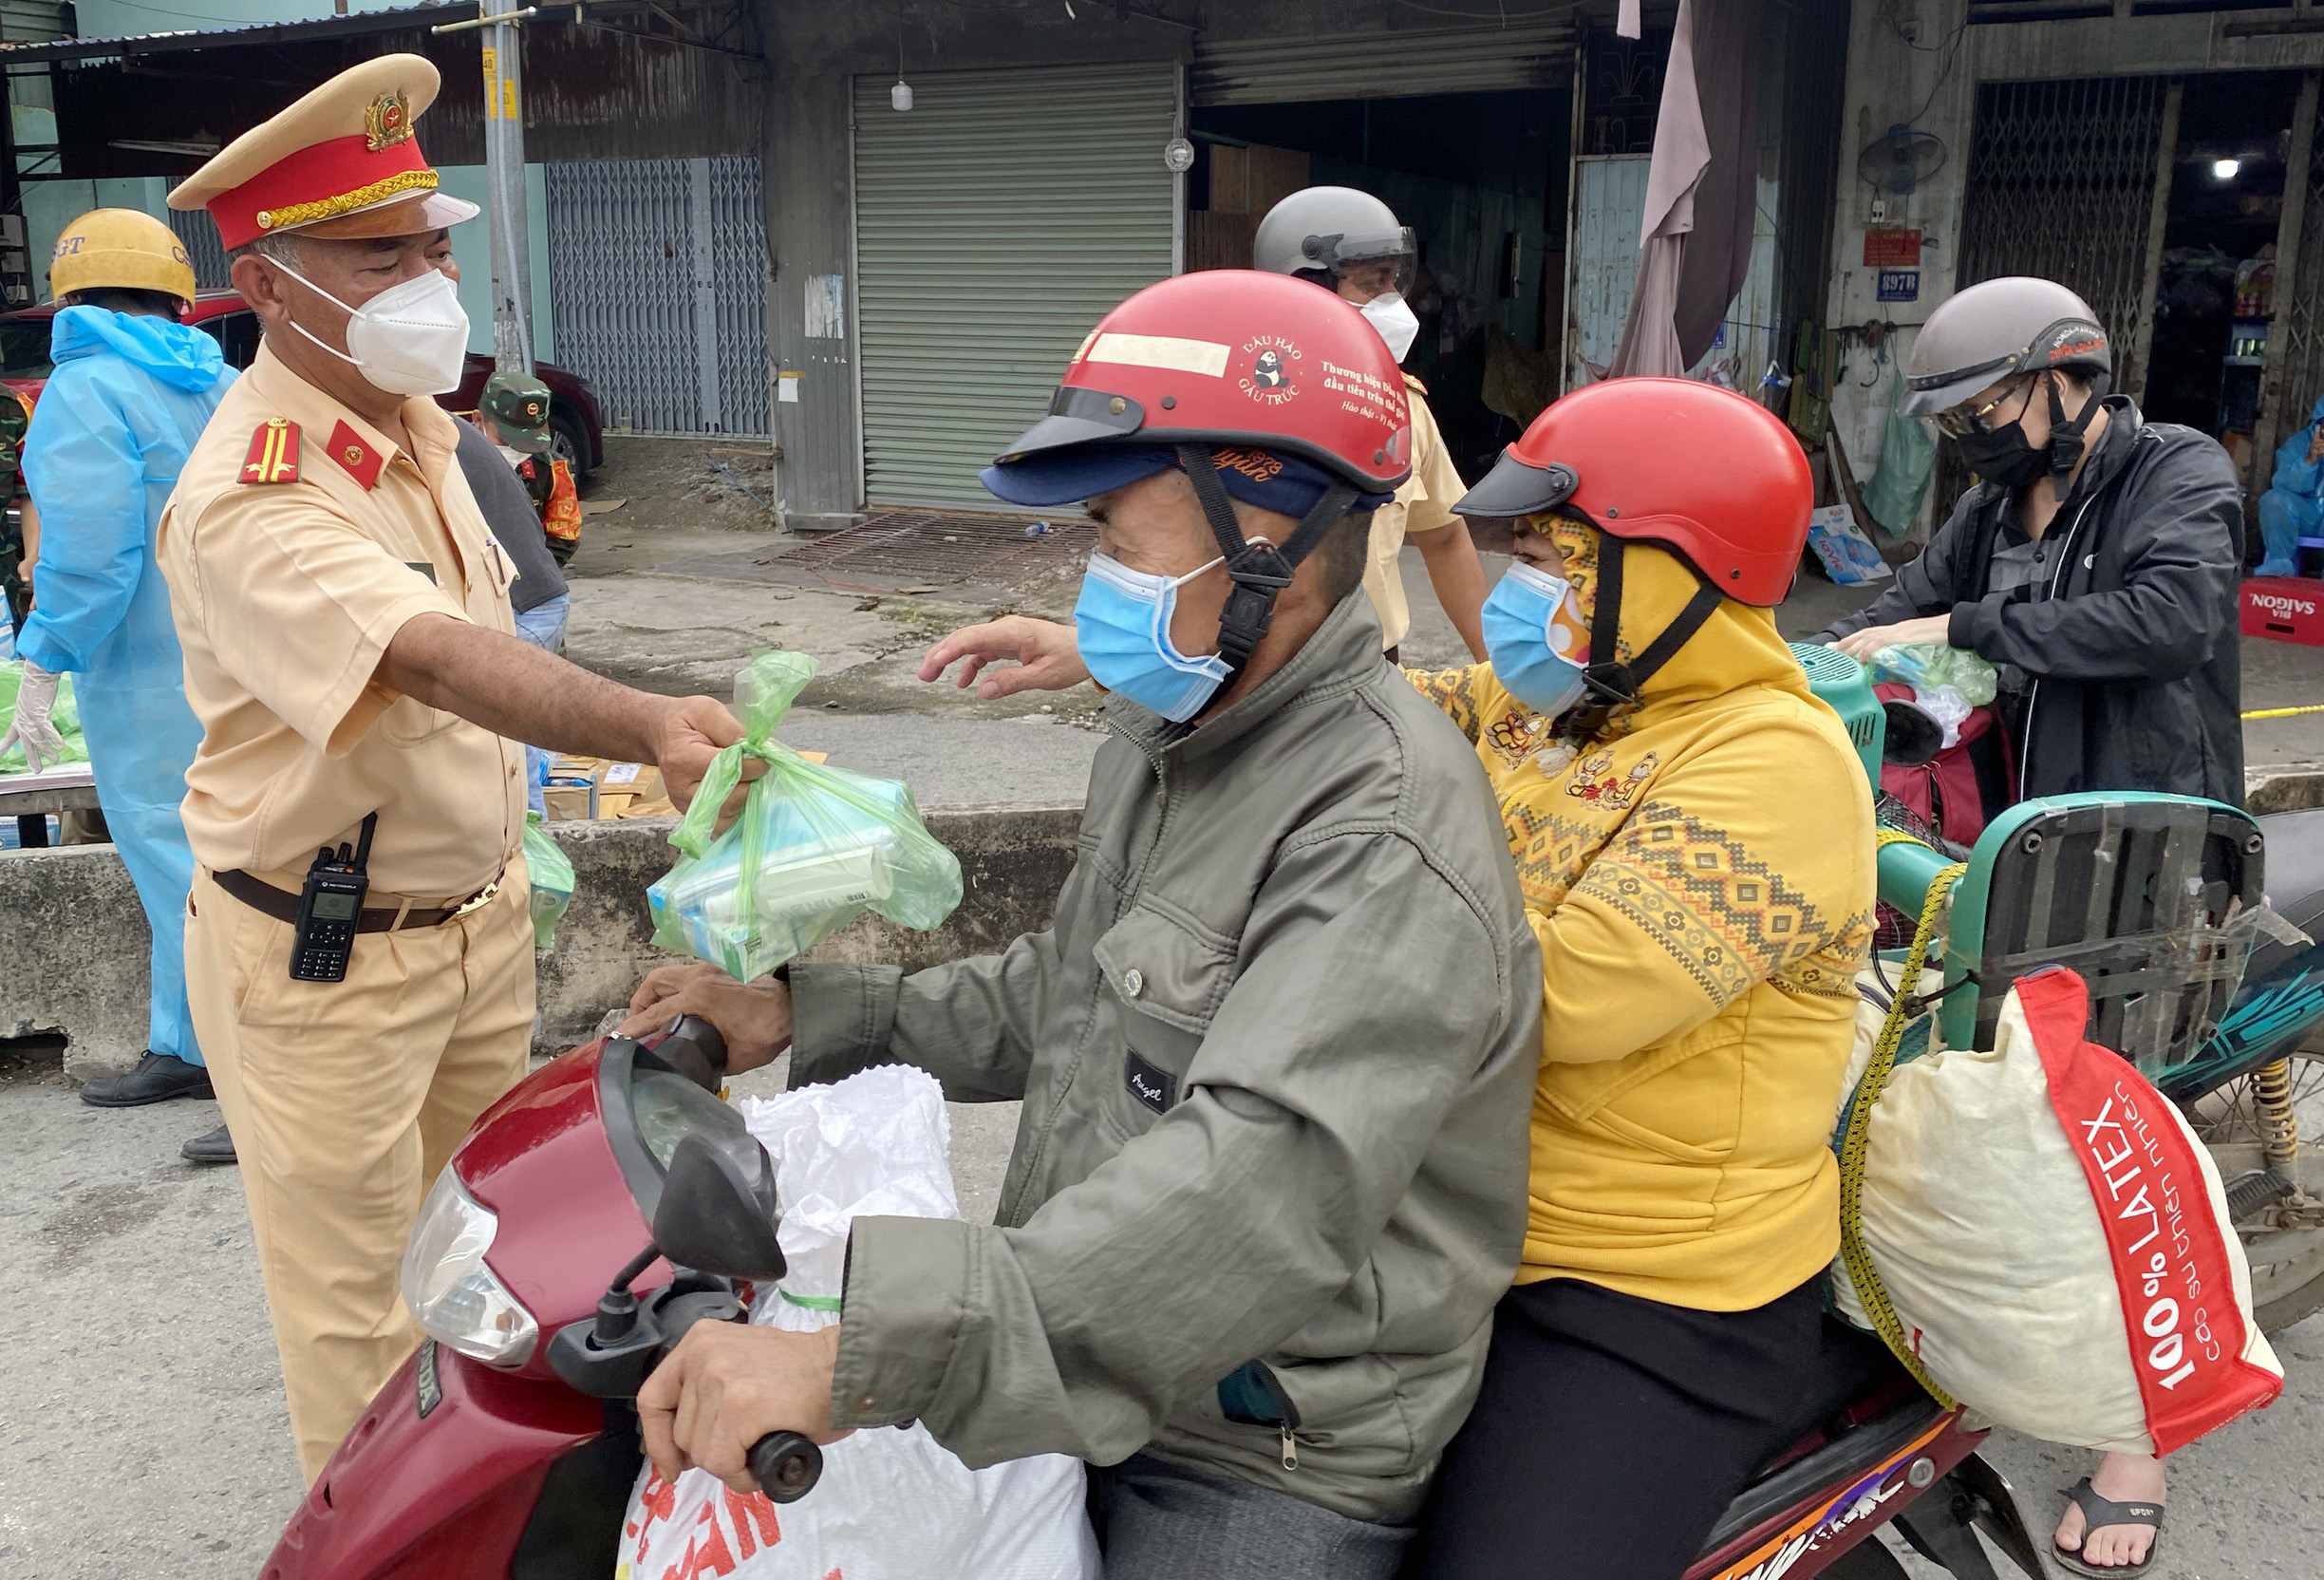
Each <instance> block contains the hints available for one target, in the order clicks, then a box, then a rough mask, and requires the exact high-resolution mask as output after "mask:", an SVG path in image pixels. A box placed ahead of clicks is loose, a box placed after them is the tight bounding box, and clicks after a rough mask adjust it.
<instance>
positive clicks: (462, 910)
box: [445, 878, 500, 922]
mask: <svg viewBox="0 0 2324 1580" xmlns="http://www.w3.org/2000/svg"><path fill="white" fill-rule="evenodd" d="M497 893H500V880H499V879H498V878H494V879H493V880H492V881H491V882H490V883H488V884H486V885H485V886H484V887H483V888H481V889H479V890H478V891H477V892H476V893H473V894H471V895H469V896H468V897H467V898H466V899H464V900H462V901H460V903H459V905H458V906H456V907H454V908H453V911H452V914H451V915H450V916H448V917H446V918H445V920H446V921H455V922H456V921H458V920H459V919H460V918H461V917H462V916H465V915H467V914H468V912H471V911H481V910H483V909H484V908H485V907H486V906H488V905H490V904H492V902H493V896H494V895H495V894H497Z"/></svg>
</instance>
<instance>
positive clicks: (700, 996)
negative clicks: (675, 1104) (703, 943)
mask: <svg viewBox="0 0 2324 1580" xmlns="http://www.w3.org/2000/svg"><path fill="white" fill-rule="evenodd" d="M678 1015H692V1016H694V1017H696V1018H697V1019H699V1020H703V1021H707V1022H709V1023H710V1025H712V1026H714V1027H716V1028H717V1030H718V1034H719V1035H720V1036H721V1037H723V1038H724V1039H725V1040H726V1073H727V1074H728V1075H740V1074H741V1073H742V1072H743V1071H745V1070H755V1069H757V1068H759V1066H760V1065H762V1064H768V1063H773V1062H774V1060H775V1056H776V1055H777V1054H778V1053H780V1052H782V1050H783V1049H785V1048H787V1047H789V1046H790V1045H791V989H790V988H786V987H784V986H783V985H782V984H781V983H779V982H778V981H776V980H775V979H774V978H773V977H771V976H770V977H761V978H759V980H758V981H757V982H751V983H741V982H737V981H736V980H735V979H734V978H733V977H730V976H728V975H727V974H726V973H725V972H724V971H722V970H720V969H718V968H717V967H716V966H699V965H686V966H657V967H655V968H654V969H652V970H651V971H649V972H647V975H646V980H645V981H644V982H641V983H639V984H638V990H637V991H636V992H635V993H632V994H631V995H630V996H629V1018H628V1020H626V1021H624V1022H622V1024H621V1035H622V1036H624V1037H643V1036H645V1035H646V1034H647V1032H651V1031H660V1030H661V1029H662V1028H663V1027H665V1026H666V1025H669V1024H670V1020H671V1018H672V1017H674V1016H678Z"/></svg>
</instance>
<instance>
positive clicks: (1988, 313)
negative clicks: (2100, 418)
mask: <svg viewBox="0 0 2324 1580" xmlns="http://www.w3.org/2000/svg"><path fill="white" fill-rule="evenodd" d="M2052 367H2063V368H2071V369H2073V370H2075V371H2076V372H2078V373H2080V374H2082V375H2083V376H2085V377H2087V378H2090V380H2091V381H2092V382H2094V383H2095V384H2096V385H2097V386H2098V388H2099V390H2100V391H2101V392H2102V393H2103V391H2104V389H2105V387H2106V383H2105V381H2106V380H2107V379H2108V376H2109V375H2110V374H2111V373H2112V372H2113V369H2114V362H2113V358H2112V356H2111V354H2110V353H2109V352H2108V349H2107V333H2106V329H2105V328H2104V327H2103V326H2102V325H2100V324H2099V322H2098V315H2097V314H2096V313H2094V312H2092V311H2091V310H2090V304H2089V303H2088V302H2085V301H2084V300H2083V299H2082V298H2081V297H2079V296H2077V295H2075V294H2074V293H2073V292H2071V291H2069V290H2067V289H2066V288H2065V287H2064V286H2062V285H2060V284H2058V283H2057V282H2056V281H2055V280H2042V279H2035V278H2034V277H2033V276H2032V275H2029V274H2009V275H2004V276H2002V277H2001V278H1999V279H1995V280H1980V281H1979V282H1977V284H1976V285H1973V286H1970V287H1968V288H1967V289H1966V290H1963V291H1958V292H1954V293H1953V294H1952V295H1951V296H1950V297H1948V298H1946V299H1945V301H1944V302H1943V303H1941V304H1940V306H1939V307H1938V309H1937V310H1936V311H1934V312H1932V313H1930V314H1929V316H1928V322H1927V323H1925V324H1923V325H1922V326H1921V333H1920V336H1919V338H1918V339H1916V340H1915V341H1914V342H1913V348H1912V356H1911V358H1910V359H1909V360H1908V361H1907V362H1906V364H1905V367H1904V401H1903V404H1902V408H1901V409H1902V412H1903V414H1904V415H1905V416H1907V417H1935V416H1937V415H1938V414H1939V413H1940V412H1945V411H1950V410H1951V409H1952V408H1953V407H1955V406H1957V405H1959V404H1961V403H1962V402H1963V401H1966V400H1967V399H1969V397H1970V396H1972V395H1975V394H1976V393H1977V391H1978V390H1980V389H1984V388H1986V387H1988V386H1992V385H1996V384H1999V383H2000V382H2001V381H2002V380H2004V379H2009V378H2015V377H2016V376H2017V375H2018V374H2020V373H2039V372H2042V371H2043V370H2045V369H2047V368H2052Z"/></svg>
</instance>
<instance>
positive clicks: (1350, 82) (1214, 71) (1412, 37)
mask: <svg viewBox="0 0 2324 1580" xmlns="http://www.w3.org/2000/svg"><path fill="white" fill-rule="evenodd" d="M1573 44H1574V27H1573V13H1572V10H1571V9H1570V8H1569V7H1567V8H1555V9H1548V10H1547V11H1546V13H1545V11H1544V10H1543V9H1536V10H1534V11H1533V12H1531V13H1530V14H1528V15H1525V16H1522V17H1517V18H1510V19H1506V20H1503V19H1497V18H1494V17H1492V16H1491V15H1490V13H1480V15H1479V20H1478V25H1477V26H1475V27H1472V28H1415V29H1412V30H1402V29H1399V30H1397V31H1396V32H1370V33H1359V32H1342V33H1338V34H1333V33H1329V32H1325V33H1316V32H1307V33H1301V34H1299V35H1297V36H1295V37H1287V38H1236V39H1220V40H1216V41H1212V40H1210V39H1208V38H1201V37H1198V38H1197V39H1196V41H1195V45H1194V65H1193V68H1192V71H1191V73H1190V82H1189V97H1190V98H1191V99H1192V101H1193V102H1194V103H1197V104H1283V103H1297V102H1300V101H1304V100H1314V99H1396V98H1409V97H1412V96H1415V95H1418V94H1429V93H1490V92H1493V91H1495V90H1498V89H1504V88H1525V87H1559V86H1564V85H1566V84H1568V83H1570V82H1571V81H1572V80H1573Z"/></svg>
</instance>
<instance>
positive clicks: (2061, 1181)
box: [1832, 972, 2283, 1454]
mask: <svg viewBox="0 0 2324 1580" xmlns="http://www.w3.org/2000/svg"><path fill="white" fill-rule="evenodd" d="M2050 976H2055V977H2058V978H2062V979H2065V982H2066V983H2070V984H2071V989H2070V990H2071V993H2072V994H2073V995H2074V999H2073V1005H2086V1004H2087V998H2086V996H2085V993H2084V989H2083V988H2082V985H2081V983H2080V981H2079V979H2077V978H2073V977H2072V974H2071V972H2054V973H2045V974H2044V976H2043V977H2036V978H2031V979H2028V980H2027V981H2026V982H2024V983H2020V984H2019V986H2018V988H2017V989H2015V990H2013V991H2012V993H2011V995H2010V998H2009V1001H2008V1003H2007V1004H2006V1005H2005V1006H2004V1007H2003V1010H2002V1013H2001V1017H2000V1023H1999V1027H1998V1031H1997V1034H1996V1037H1995V1040H1994V1047H1993V1049H1992V1051H1991V1052H1987V1053H1978V1052H1969V1051H1962V1050H1959V1049H1948V1050H1942V1051H1936V1052H1931V1053H1928V1054H1924V1055H1922V1056H1921V1058H1919V1059H1916V1060H1914V1061H1912V1062H1911V1063H1905V1064H1900V1065H1899V1066H1898V1067H1897V1068H1896V1070H1895V1072H1894V1073H1893V1074H1892V1075H1891V1076H1890V1077H1889V1080H1888V1084H1887V1087H1886V1089H1885V1091H1884V1093H1883V1094H1882V1096H1881V1100H1880V1101H1879V1103H1878V1105H1877V1106H1876V1107H1875V1108H1874V1109H1873V1111H1872V1115H1871V1119H1870V1125H1871V1133H1870V1138H1869V1145H1868V1149H1867V1152H1866V1157H1865V1182H1864V1209H1863V1223H1864V1235H1865V1245H1866V1248H1867V1249H1868V1250H1869V1251H1870V1252H1871V1257H1872V1264H1873V1267H1874V1269H1875V1270H1877V1271H1878V1273H1879V1275H1880V1280H1881V1283H1882V1285H1883V1286H1884V1288H1885V1289H1886V1291H1887V1294H1888V1299H1889V1302H1890V1304H1891V1305H1892V1307H1894V1308H1895V1311H1896V1314H1897V1317H1898V1319H1899V1321H1900V1322H1901V1323H1902V1326H1903V1331H1904V1338H1905V1342H1906V1344H1907V1345H1909V1346H1910V1347H1911V1349H1912V1350H1913V1351H1914V1352H1915V1353H1916V1354H1917V1355H1918V1356H1919V1358H1920V1360H1921V1364H1922V1365H1923V1366H1924V1367H1925V1368H1926V1369H1927V1371H1928V1374H1929V1378H1930V1380H1931V1381H1932V1382H1933V1383H1935V1384H1936V1385H1937V1386H1938V1387H1940V1388H1942V1389H1944V1390H1945V1391H1946V1392H1947V1393H1950V1394H1952V1395H1953V1396H1954V1397H1955V1398H1957V1399H1959V1401H1961V1402H1962V1403H1964V1404H1967V1405H1969V1406H1971V1407H1972V1408H1974V1409H1975V1410H1977V1412H1978V1413H1980V1414H1982V1415H1984V1416H1987V1417H1989V1418H1991V1419H1992V1420H1996V1421H1998V1422H2000V1423H2002V1424H2005V1425H2008V1426H2012V1427H2015V1428H2016V1429H2017V1430H2019V1431H2021V1432H2024V1433H2027V1434H2028V1435H2030V1436H2033V1437H2036V1438H2042V1439H2048V1440H2050V1441H2052V1442H2062V1443H2078V1444H2081V1445H2082V1446H2084V1447H2088V1448H2098V1449H2113V1450H2120V1451H2122V1452H2124V1453H2129V1454H2154V1453H2156V1452H2158V1451H2161V1452H2168V1451H2170V1450H2171V1449H2174V1448H2176V1447H2178V1446H2180V1444H2181V1443H2183V1442H2184V1441H2186V1440H2188V1439H2189V1437H2190V1436H2192V1435H2200V1433H2201V1432H2202V1431H2205V1430H2209V1429H2210V1428H2211V1427H2212V1426H2216V1425H2218V1424H2219V1423H2220V1422H2221V1421H2222V1420H2227V1419H2231V1418H2232V1416H2234V1415H2236V1414H2240V1413H2241V1411H2242V1410H2245V1409H2249V1408H2251V1407H2253V1405H2255V1404H2258V1403H2264V1402H2265V1401H2266V1399H2267V1398H2272V1397H2273V1394H2274V1391H2275V1387H2277V1386H2280V1380H2281V1378H2282V1375H2283V1368H2282V1367H2281V1366H2280V1365H2279V1364H2277V1360H2276V1356H2275V1353H2274V1351H2273V1350H2271V1349H2270V1348H2269V1347H2268V1343H2267V1340H2266V1339H2265V1338H2264V1337H2262V1336H2261V1335H2260V1333H2259V1330H2258V1325H2257V1324H2256V1323H2255V1322H2253V1321H2252V1320H2251V1308H2252V1307H2251V1275H2250V1271H2249V1269H2248V1267H2247V1266H2246V1264H2245V1261H2244V1257H2243V1251H2242V1248H2241V1246H2240V1244H2239V1243H2238V1241H2237V1239H2236V1237H2235V1234H2234V1232H2233V1230H2232V1228H2231V1227H2229V1225H2230V1223H2231V1220H2230V1217H2229V1213H2228V1209H2227V1201H2226V1194H2225V1192H2224V1191H2223V1190H2222V1189H2221V1183H2220V1177H2219V1172H2218V1169H2217V1168H2216V1166H2215V1165H2214V1164H2213V1163H2212V1161H2211V1157H2210V1155H2209V1153H2208V1152H2207V1151H2206V1150H2205V1149H2204V1147H2203V1146H2202V1143H2201V1142H2199V1141H2198V1140H2196V1138H2195V1137H2194V1135H2193V1133H2192V1132H2191V1131H2189V1130H2188V1129H2187V1126H2186V1122H2185V1120H2184V1119H2182V1118H2181V1116H2180V1114H2179V1111H2178V1109H2177V1108H2176V1107H2174V1106H2173V1105H2172V1104H2171V1103H2169V1102H2168V1101H2166V1100H2164V1099H2163V1098H2161V1097H2160V1095H2159V1094H2156V1093H2155V1091H2154V1089H2153V1088H2152V1087H2151V1086H2149V1085H2147V1084H2146V1082H2145V1081H2144V1079H2143V1078H2141V1077H2140V1076H2139V1075H2138V1074H2137V1072H2136V1071H2135V1070H2133V1069H2132V1068H2131V1067H2130V1065H2129V1064H2128V1063H2126V1062H2124V1061H2122V1060H2121V1059H2119V1058H2118V1057H2116V1056H2114V1055H2112V1054H2108V1053H2107V1052H2106V1051H2105V1050H2103V1049H2100V1048H2097V1047H2095V1046H2094V1045H2093V1044H2082V1043H2081V1042H2080V1038H2079V1034H2078V1032H2077V1033H2075V1034H2073V1041H2074V1042H2075V1044H2078V1048H2079V1053H2078V1056H2074V1057H2075V1060H2076V1062H2075V1063H2073V1066H2072V1072H2071V1074H2070V1075H2069V1076H2067V1077H2066V1078H2065V1081H2066V1083H2067V1085H2068V1086H2070V1087H2071V1093H2068V1094H2066V1095H2065V1097H2064V1099H2062V1098H2061V1093H2060V1092H2053V1090H2052V1084H2053V1082H2052V1072H2051V1070H2050V1069H2049V1067H2048V1066H2046V1065H2045V1063H2044V1061H2043V1058H2042V1054H2041V1049H2040V1047H2039V1046H2038V1045H2037V1043H2036V1040H2035V1036H2034V1033H2033V1028H2032V1026H2031V1025H2029V1023H2028V1018H2027V1012H2026V1006H2025V1004H2024V1003H2023V1002H2022V1001H2021V994H2022V993H2023V992H2027V991H2032V992H2034V993H2036V994H2041V995H2046V997H2047V998H2048V999H2051V1000H2056V999H2058V997H2059V994H2060V993H2061V992H2063V991H2066V990H2068V989H2066V988H2063V987H2062V986H2061V985H2060V984H2053V983H2050V982H2048V981H2046V978H2047V977H2050ZM2073 1005H2066V1004H2063V1003H2058V1004H2054V1005H2051V1006H2049V1007H2048V1008H2047V1009H2046V1010H2045V1024H2046V1025H2065V1024H2068V1018H2069V1017H2070V1018H2071V1025H2074V1026H2079V1025H2081V1024H2082V1022H2081V1018H2080V1011H2079V1010H2078V1009H2076V1008H2075V1007H2073ZM2045 1034H2046V1035H2053V1036H2054V1035H2056V1034H2055V1033H2054V1032H2051V1033H2045ZM1859 1068H1860V1069H1861V1065H1860V1066H1859ZM2074 1101H2078V1102H2079V1106H2078V1107H2076V1106H2071V1103H2072V1102H2074ZM2062 1107H2064V1108H2065V1109H2066V1111H2067V1112H2069V1113H2071V1114H2072V1115H2074V1116H2075V1117H2076V1119H2077V1120H2079V1123H2078V1124H2070V1123H2069V1122H2068V1121H2067V1120H2066V1119H2064V1118H2062V1115H2061V1108H2062ZM2133 1116H2135V1118H2133ZM2126 1121H2128V1122H2127V1128H2121V1129H2117V1128H2113V1127H2123V1126H2125V1125H2126ZM2075 1128H2079V1129H2080V1130H2081V1132H2082V1134H2080V1135H2079V1136H2076V1135H2072V1134H2070V1131H2071V1130H2072V1129H2075ZM2126 1145H2128V1146H2132V1147H2134V1148H2136V1149H2137V1150H2138V1152H2139V1154H2140V1155H2139V1156H2136V1157H2131V1158H2130V1159H2129V1160H2127V1161H2124V1162H2121V1163H2118V1164H2116V1165H2115V1166H2114V1168H2113V1169H2112V1171H2111V1173H2110V1176H2109V1177H2110V1180H2111V1182H2112V1188H2111V1189H2104V1188H2098V1189H2094V1187H2093V1184H2092V1176H2091V1175H2090V1173H2089V1172H2087V1170H2086V1166H2085V1162H2086V1160H2085V1157H2084V1156H2083V1154H2082V1153H2081V1152H2079V1151H2078V1150H2077V1148H2080V1147H2088V1148H2090V1149H2092V1153H2091V1156H2092V1158H2093V1159H2094V1160H2095V1161H2097V1162H2099V1163H2101V1164H2103V1163H2104V1162H2105V1160H2106V1158H2107V1157H2113V1156H2116V1155H2117V1154H2118V1153H2119V1152H2120V1151H2121V1150H2122V1148H2123V1147H2124V1146H2126ZM2190 1160H2191V1166H2190ZM2102 1198H2103V1199H2104V1201H2105V1203H2106V1206H2107V1210H2108V1212H2109V1213H2112V1214H2113V1217H2114V1223H2113V1226H2112V1228H2113V1231H2114V1232H2113V1234H2112V1236H2111V1238H2110V1237H2109V1226H2108V1223H2106V1222H2104V1221H2102V1219H2101V1216H2100V1211H2101V1200H2102ZM2200 1213H2207V1214H2208V1215H2209V1222H2208V1224H2207V1225H2205V1224H2202V1223H2201V1222H2200V1221H2199V1220H2197V1219H2196V1218H2195V1216H2194V1215H2195V1214H2200ZM2174 1226H2176V1227H2174ZM2150 1231H2151V1232H2152V1234H2151V1238H2143V1237H2145V1236H2148V1235H2149V1232H2150ZM2157 1259H2160V1260H2159V1265H2158V1261H2157ZM2118 1266H2120V1267H2122V1268H2125V1269H2127V1270H2128V1271H2127V1274H2125V1275H2123V1276H2118V1272H2117V1268H2118ZM2221 1270H2223V1272H2224V1276H2223V1277H2222V1276H2221ZM1832 1275H1833V1292H1834V1296H1835V1299H1836V1301H1837V1303H1838V1305H1839V1307H1840V1309H1841V1312H1842V1314H1843V1315H1844V1316H1846V1318H1847V1319H1848V1320H1849V1321H1851V1322H1853V1323H1855V1324H1856V1325H1857V1326H1862V1327H1865V1328H1870V1327H1871V1326H1873V1324H1872V1323H1871V1321H1870V1320H1869V1318H1868V1317H1867V1315H1866V1313H1865V1309H1864V1307H1863V1303H1862V1301H1861V1300H1860V1299H1859V1298H1858V1296H1857V1293H1856V1290H1855V1288H1854V1287H1853V1286H1852V1284H1851V1283H1850V1281H1849V1279H1848V1275H1847V1269H1846V1259H1845V1258H1839V1259H1835V1260H1834V1262H1833V1264H1832ZM2134 1313H2135V1317H2134ZM2134 1321H2135V1322H2136V1324H2137V1326H2138V1327H2139V1328H2140V1330H2139V1331H2135V1332H2134V1331H2133V1323H2134ZM2165 1363H2167V1364H2165ZM2271 1377H2272V1378H2273V1380H2274V1383H2272V1384H2271V1383H2269V1381H2268V1380H2269V1379H2270V1378H2271ZM2158 1423H2160V1428H2159V1429H2160V1430H2161V1433H2162V1440H2161V1442H2160V1445H2159V1448H2158V1438H2157V1430H2158Z"/></svg>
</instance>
